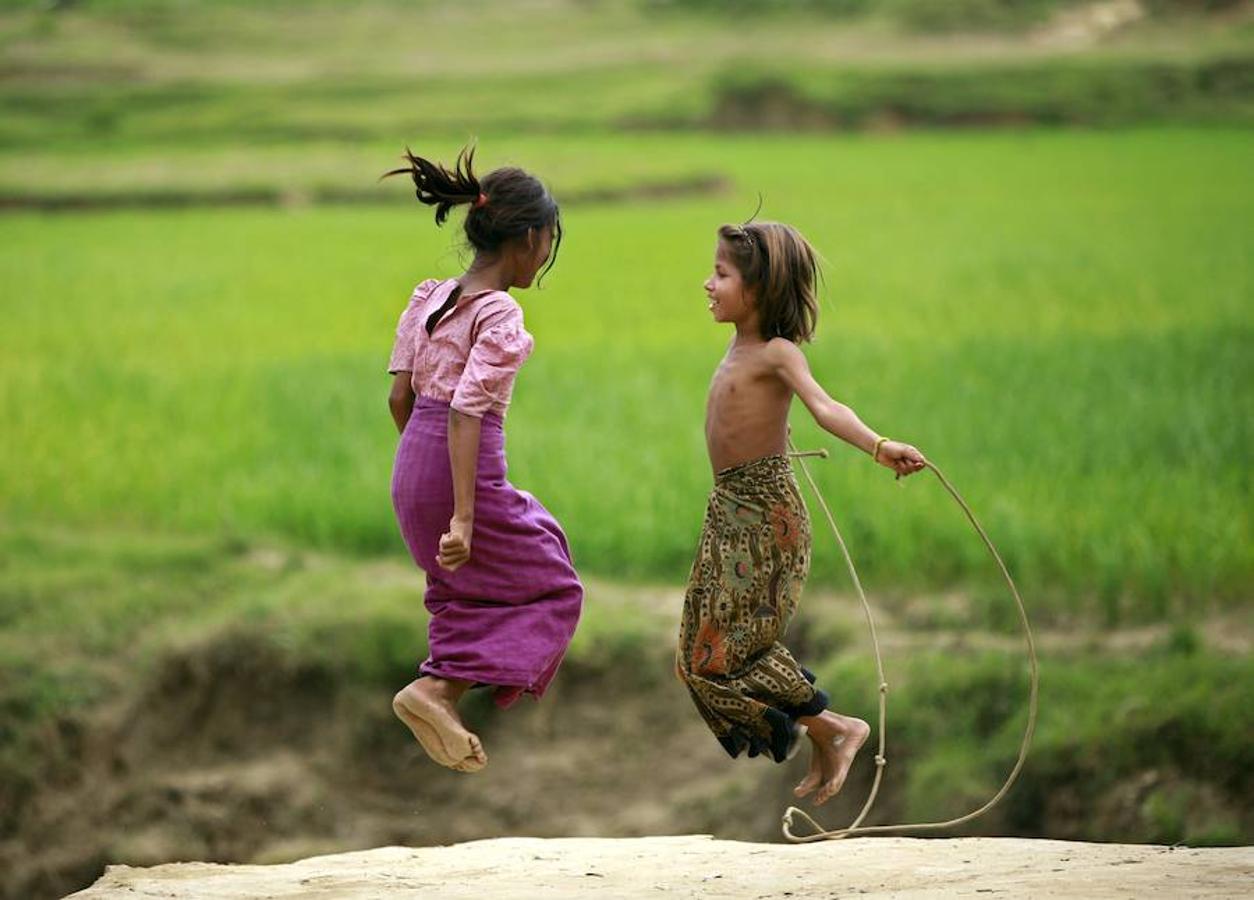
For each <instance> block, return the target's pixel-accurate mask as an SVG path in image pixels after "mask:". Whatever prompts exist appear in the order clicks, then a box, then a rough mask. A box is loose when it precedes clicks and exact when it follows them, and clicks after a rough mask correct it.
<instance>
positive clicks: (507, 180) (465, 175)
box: [382, 146, 562, 278]
mask: <svg viewBox="0 0 1254 900" xmlns="http://www.w3.org/2000/svg"><path fill="white" fill-rule="evenodd" d="M403 158H404V159H405V161H406V162H407V163H408V165H406V166H403V167H402V168H399V169H393V170H392V171H390V172H385V173H384V174H383V176H382V177H383V178H387V177H389V176H391V175H408V176H410V177H411V178H412V179H413V180H414V187H415V189H416V190H415V191H414V194H415V196H417V198H418V202H419V203H422V204H423V205H425V206H434V207H435V224H436V225H443V224H444V222H445V221H446V220H447V219H448V214H449V211H450V210H451V209H452V208H453V207H454V206H460V205H462V204H467V205H469V206H470V209H469V210H468V211H467V213H466V240H467V242H468V243H469V244H470V246H471V247H473V248H474V249H475V250H476V251H478V252H483V253H492V252H494V251H495V250H497V249H498V248H499V247H500V246H501V244H503V243H504V242H505V241H507V240H510V239H512V238H518V237H523V236H524V235H526V234H527V232H528V231H530V230H531V229H533V228H534V229H540V228H545V227H551V228H552V229H553V249H552V252H551V253H550V255H549V261H548V263H547V264H546V265H545V267H544V270H543V272H541V278H543V276H544V274H545V273H547V272H548V271H549V269H551V268H553V264H554V263H555V262H557V251H558V249H559V248H560V247H561V244H562V220H561V215H560V213H559V211H558V206H557V201H555V200H554V199H553V195H552V194H550V193H549V191H548V189H547V188H546V187H545V186H544V185H543V184H542V183H541V182H540V180H539V179H538V178H536V177H535V176H533V175H529V174H527V173H526V172H524V171H523V170H522V169H517V168H513V167H506V168H502V169H495V170H494V171H492V172H489V173H488V174H487V175H486V176H485V177H484V178H483V179H482V180H480V179H479V178H478V177H477V176H476V175H475V173H474V160H475V148H474V147H473V146H468V147H463V148H462V149H461V151H460V152H459V153H458V154H457V160H456V162H454V163H453V168H452V169H451V170H450V169H447V168H445V167H444V166H443V165H441V164H440V163H437V162H432V161H431V160H428V159H424V158H423V157H421V156H415V155H414V154H413V153H412V152H410V150H409V149H408V148H406V150H405V156H404V157H403Z"/></svg>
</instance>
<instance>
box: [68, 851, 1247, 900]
mask: <svg viewBox="0 0 1254 900" xmlns="http://www.w3.org/2000/svg"><path fill="white" fill-rule="evenodd" d="M1251 886H1254V848H1251V847H1234V848H1223V849H1207V850H1198V849H1190V848H1174V849H1173V848H1171V847H1158V846H1143V845H1134V844H1088V843H1077V842H1070V841H1044V840H1023V839H1018V838H953V839H939V840H928V839H919V838H876V839H860V840H850V841H836V842H831V843H826V844H808V845H801V846H790V845H782V844H753V843H740V842H737V841H718V840H713V839H711V838H710V837H708V836H703V835H690V836H683V837H647V838H617V839H611V838H548V839H545V838H498V839H495V840H487V841H474V842H471V843H465V844H454V845H452V846H448V847H426V848H417V849H410V848H405V847H385V848H382V849H378V850H368V851H363V852H358V853H341V854H336V855H334V856H317V857H313V858H311V859H306V860H302V861H300V862H294V863H288V864H286V865H276V866H227V865H213V864H208V863H171V864H167V865H162V866H155V867H152V868H146V869H141V868H131V867H128V866H111V867H109V869H108V871H107V872H106V873H105V875H104V877H103V878H101V879H100V880H99V881H98V882H96V884H94V885H93V886H92V887H90V888H88V889H87V890H85V891H80V892H79V893H76V894H73V895H72V896H73V897H74V898H82V900H87V898H91V900H95V898H105V897H111V898H112V897H128V898H141V897H186V898H210V897H212V898H255V897H269V898H330V897H336V898H340V897H343V898H353V897H359V898H367V897H371V898H373V897H385V896H386V897H415V898H417V897H422V898H431V900H435V898H467V900H469V898H474V900H481V898H484V897H492V898H494V900H515V898H516V900H535V898H537V897H541V898H544V900H561V898H567V897H614V898H619V897H692V898H696V897H700V898H702V900H705V898H710V900H718V898H728V900H730V898H736V900H749V898H753V900H758V898H767V897H797V898H808V897H815V898H836V897H848V896H858V897H895V898H897V897H922V896H928V897H932V896H936V895H938V894H940V893H943V894H944V895H945V896H952V897H977V896H978V897H984V896H994V895H997V894H1001V895H1004V896H1007V897H1016V898H1018V897H1085V898H1103V897H1137V898H1140V897H1148V896H1161V897H1172V898H1175V897H1237V896H1242V895H1245V896H1248V893H1247V892H1249V891H1250V890H1251Z"/></svg>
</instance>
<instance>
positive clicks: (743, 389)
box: [706, 353, 783, 417]
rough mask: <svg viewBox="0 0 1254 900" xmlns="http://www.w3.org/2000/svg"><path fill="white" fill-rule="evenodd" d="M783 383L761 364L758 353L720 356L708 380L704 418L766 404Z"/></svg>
mask: <svg viewBox="0 0 1254 900" xmlns="http://www.w3.org/2000/svg"><path fill="white" fill-rule="evenodd" d="M782 386H783V383H782V382H780V380H779V379H778V378H777V377H775V376H774V374H773V373H772V372H771V371H770V369H769V368H768V367H766V366H765V365H764V364H763V361H762V359H761V358H760V355H758V354H749V353H742V354H732V353H729V354H728V355H727V356H725V357H723V360H722V361H721V362H720V363H719V365H718V368H717V369H715V370H714V376H713V377H712V378H711V379H710V393H709V396H708V398H707V401H706V414H707V416H711V417H713V416H717V415H719V414H721V413H732V412H734V411H736V410H737V409H743V408H744V407H746V406H748V407H759V406H762V405H769V404H770V403H772V401H773V400H775V399H776V395H777V394H778V393H779V389H780V388H781V387H782Z"/></svg>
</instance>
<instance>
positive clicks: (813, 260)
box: [718, 222, 819, 344]
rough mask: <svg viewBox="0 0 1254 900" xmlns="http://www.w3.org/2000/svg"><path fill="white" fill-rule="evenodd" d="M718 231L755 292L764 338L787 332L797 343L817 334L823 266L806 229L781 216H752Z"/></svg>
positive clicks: (730, 257) (734, 262)
mask: <svg viewBox="0 0 1254 900" xmlns="http://www.w3.org/2000/svg"><path fill="white" fill-rule="evenodd" d="M718 236H719V240H720V241H722V243H723V246H724V247H726V250H727V258H728V259H729V260H730V261H731V263H732V265H734V266H735V267H736V269H737V270H738V271H739V272H740V277H741V278H742V279H743V280H744V283H745V287H747V288H750V289H752V290H753V292H754V297H755V298H756V301H757V308H758V315H759V317H760V319H761V328H762V337H763V339H765V340H768V341H769V340H770V339H771V338H774V337H782V338H787V339H788V340H790V341H792V342H793V343H794V344H796V343H800V342H802V341H808V340H810V339H812V338H813V337H814V327H815V326H816V325H817V324H818V320H819V304H818V300H817V298H816V287H817V282H818V278H819V267H818V262H817V257H816V254H815V252H814V248H813V247H811V246H810V242H809V241H807V240H806V239H805V238H804V237H802V236H801V232H799V231H798V230H797V229H795V228H793V227H792V226H791V225H784V224H782V223H780V222H746V223H745V224H744V225H723V226H722V227H721V228H719V230H718Z"/></svg>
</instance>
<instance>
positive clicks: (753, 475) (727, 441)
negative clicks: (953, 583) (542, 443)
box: [677, 222, 924, 804]
mask: <svg viewBox="0 0 1254 900" xmlns="http://www.w3.org/2000/svg"><path fill="white" fill-rule="evenodd" d="M816 275H817V267H816V264H815V254H814V251H813V249H812V248H811V247H810V245H809V244H808V243H807V242H806V240H805V238H803V237H802V236H801V235H800V234H799V233H798V232H797V231H796V230H795V229H794V228H791V227H790V226H788V225H781V224H778V223H773V222H758V223H749V224H745V225H743V226H739V225H724V226H723V227H721V228H720V229H719V232H718V246H717V250H716V253H715V257H714V273H713V274H712V275H711V276H710V278H709V279H708V280H707V281H706V282H705V292H706V296H707V298H708V299H709V309H710V311H711V313H713V316H714V320H715V321H716V322H727V323H730V324H731V325H733V326H734V327H735V332H736V333H735V336H734V337H733V338H732V341H731V343H730V344H729V345H728V348H727V353H726V355H725V356H724V357H723V360H722V362H721V363H720V364H719V367H718V369H717V370H716V371H715V373H714V379H713V381H712V382H711V384H710V394H709V399H708V401H707V405H706V419H705V436H706V446H707V448H708V450H709V454H710V464H711V466H712V468H713V470H714V473H715V474H714V489H713V491H712V492H711V494H710V499H709V503H708V505H707V507H706V512H705V521H704V523H703V525H702V530H701V539H700V543H699V545H698V549H697V557H696V560H695V562H694V563H693V566H692V572H691V575H690V576H689V581H688V589H687V592H686V594H685V597H684V610H683V619H682V622H681V625H680V635H679V652H678V658H677V668H678V673H679V676H680V678H681V679H682V680H683V682H684V683H685V684H686V685H687V687H688V691H689V694H690V695H691V696H692V699H693V702H694V703H695V704H696V706H697V709H698V711H699V712H700V713H701V716H702V717H703V718H704V719H705V722H706V724H707V725H708V726H709V727H710V729H711V730H712V731H713V732H714V734H715V736H716V737H717V738H718V740H719V742H720V743H722V745H723V747H724V748H725V749H726V750H727V752H728V753H729V754H731V756H733V757H735V756H739V755H740V753H741V752H742V751H745V750H747V751H748V754H749V756H757V755H759V754H769V755H770V757H771V758H772V759H774V760H775V761H776V762H783V761H784V760H785V759H787V758H788V757H789V756H791V755H792V752H793V751H794V750H795V749H796V747H797V746H798V742H799V740H800V738H801V736H802V735H803V734H806V735H808V736H809V738H810V742H811V747H812V754H811V758H810V771H809V773H808V774H807V775H806V777H805V778H804V779H803V780H802V782H801V783H800V784H798V785H797V787H796V790H795V793H796V794H797V796H798V797H804V796H807V795H809V794H815V802H816V803H820V804H821V803H824V802H826V801H827V800H829V799H831V798H832V797H833V796H835V795H836V793H837V792H838V791H839V790H840V789H841V786H842V785H843V784H844V781H845V776H846V775H847V774H848V772H849V766H850V764H851V763H852V762H853V758H854V756H855V755H856V754H857V752H858V750H859V748H861V746H862V744H863V743H864V742H865V741H866V739H867V735H868V734H870V728H869V727H868V726H867V723H866V722H864V721H862V720H861V719H857V718H853V717H851V716H844V715H841V714H839V713H836V712H832V711H830V710H828V709H827V704H828V696H827V694H826V693H825V692H823V691H821V690H818V689H816V688H815V687H814V676H813V675H812V674H811V673H810V672H809V671H807V670H806V669H804V668H802V667H801V666H800V665H799V664H798V663H797V661H796V659H794V658H793V656H792V654H791V653H790V652H789V651H788V649H787V648H786V647H785V646H784V645H783V644H782V643H780V641H781V639H782V638H783V636H784V633H785V631H786V630H787V627H788V623H789V620H790V619H791V618H792V615H793V613H794V611H795V610H796V608H797V602H798V600H799V599H800V595H801V589H802V587H803V586H804V584H805V580H806V576H807V575H808V574H809V569H810V520H809V515H808V514H807V512H806V508H805V504H804V503H803V502H802V500H801V494H800V492H799V491H798V488H797V482H796V479H795V478H794V477H793V473H792V468H791V466H790V464H789V461H788V455H787V447H788V410H789V406H790V405H791V403H792V398H793V395H796V396H798V397H800V398H801V402H802V403H804V404H805V406H806V409H808V410H809V411H810V414H811V415H812V416H814V419H815V421H816V422H817V423H818V424H819V425H820V426H821V427H822V428H824V429H826V430H827V431H829V432H831V433H832V434H833V435H835V436H836V437H838V438H841V439H842V440H845V441H847V442H849V443H850V444H853V445H854V446H855V447H858V448H860V449H862V450H864V451H866V453H867V454H868V455H869V456H871V458H872V459H873V460H874V461H875V462H877V463H879V464H880V465H883V466H887V467H888V468H890V469H892V470H894V471H895V472H896V473H897V474H898V475H910V474H912V473H914V472H917V471H918V470H919V469H921V468H923V465H924V459H923V456H922V454H920V453H919V451H918V450H916V449H915V448H914V447H911V446H909V445H908V444H903V443H899V442H897V441H891V440H889V439H888V438H885V437H881V436H880V435H877V434H876V433H875V432H874V431H872V430H871V429H870V428H868V427H867V426H866V425H864V424H863V423H862V421H861V419H859V418H858V416H857V415H856V414H855V413H854V411H853V410H852V409H850V408H849V407H847V406H845V405H843V404H841V403H838V402H836V401H835V400H833V399H832V398H831V397H829V396H828V395H827V393H826V392H825V391H824V390H823V388H822V387H821V386H820V385H819V384H818V382H816V381H815V380H814V378H813V377H812V376H811V374H810V369H809V366H808V365H807V364H806V358H805V356H804V354H802V352H801V349H800V348H799V347H798V346H797V345H798V344H799V343H800V342H802V341H807V340H809V339H810V338H811V336H812V335H813V333H814V327H815V324H816V322H817V318H818V304H817V303H816V301H815V280H816ZM816 791H817V793H815V792H816Z"/></svg>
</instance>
